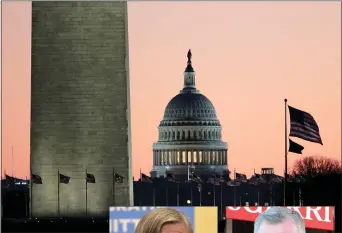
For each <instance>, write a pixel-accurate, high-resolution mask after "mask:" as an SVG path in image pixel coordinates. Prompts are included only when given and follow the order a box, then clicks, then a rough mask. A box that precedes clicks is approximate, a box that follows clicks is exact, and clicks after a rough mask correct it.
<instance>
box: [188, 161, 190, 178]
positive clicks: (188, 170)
mask: <svg viewBox="0 0 342 233" xmlns="http://www.w3.org/2000/svg"><path fill="white" fill-rule="evenodd" d="M189 180H190V164H188V182H189Z"/></svg>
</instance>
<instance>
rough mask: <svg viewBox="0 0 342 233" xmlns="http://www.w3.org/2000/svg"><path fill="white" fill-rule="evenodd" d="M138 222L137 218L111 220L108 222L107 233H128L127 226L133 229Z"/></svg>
mask: <svg viewBox="0 0 342 233" xmlns="http://www.w3.org/2000/svg"><path fill="white" fill-rule="evenodd" d="M139 221H140V219H139V218H120V219H111V220H110V221H109V232H113V233H114V232H128V227H129V225H132V226H134V229H135V228H136V227H137V225H138V223H139Z"/></svg>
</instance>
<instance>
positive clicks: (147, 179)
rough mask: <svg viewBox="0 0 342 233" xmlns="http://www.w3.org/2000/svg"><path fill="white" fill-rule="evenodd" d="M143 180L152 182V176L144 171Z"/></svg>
mask: <svg viewBox="0 0 342 233" xmlns="http://www.w3.org/2000/svg"><path fill="white" fill-rule="evenodd" d="M141 181H143V182H150V183H151V182H152V178H151V177H149V176H148V175H146V174H144V173H141Z"/></svg>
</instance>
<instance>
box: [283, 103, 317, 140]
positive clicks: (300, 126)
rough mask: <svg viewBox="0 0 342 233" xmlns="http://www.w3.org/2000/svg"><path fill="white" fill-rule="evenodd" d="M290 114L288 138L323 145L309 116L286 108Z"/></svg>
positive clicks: (300, 111) (292, 108)
mask: <svg viewBox="0 0 342 233" xmlns="http://www.w3.org/2000/svg"><path fill="white" fill-rule="evenodd" d="M288 107H289V112H290V122H291V129H290V136H292V137H297V138H301V139H303V140H306V141H309V142H314V143H319V144H321V145H323V143H322V139H321V136H320V134H319V127H318V124H317V122H316V121H315V119H314V118H313V117H312V116H311V114H309V113H307V112H304V111H302V110H299V109H296V108H294V107H291V106H288Z"/></svg>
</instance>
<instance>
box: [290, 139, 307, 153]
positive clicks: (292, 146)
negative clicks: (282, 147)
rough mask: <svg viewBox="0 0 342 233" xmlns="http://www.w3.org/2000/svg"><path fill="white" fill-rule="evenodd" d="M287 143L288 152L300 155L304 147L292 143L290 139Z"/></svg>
mask: <svg viewBox="0 0 342 233" xmlns="http://www.w3.org/2000/svg"><path fill="white" fill-rule="evenodd" d="M289 143H290V147H289V152H292V153H296V154H302V151H303V150H304V146H302V145H299V144H298V143H296V142H294V141H292V140H291V139H289Z"/></svg>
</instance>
